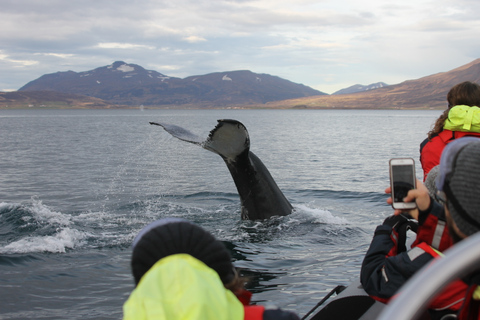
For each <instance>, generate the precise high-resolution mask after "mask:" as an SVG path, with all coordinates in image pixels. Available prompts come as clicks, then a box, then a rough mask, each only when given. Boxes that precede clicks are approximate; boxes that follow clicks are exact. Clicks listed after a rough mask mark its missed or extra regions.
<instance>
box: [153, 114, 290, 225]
mask: <svg viewBox="0 0 480 320" xmlns="http://www.w3.org/2000/svg"><path fill="white" fill-rule="evenodd" d="M150 124H152V125H158V126H161V127H163V128H164V129H165V131H167V132H168V133H170V134H171V135H172V136H174V137H176V138H178V139H180V140H182V141H186V142H189V143H193V144H196V145H199V146H201V147H203V148H204V149H207V150H209V151H211V152H214V153H216V154H218V155H220V156H221V157H222V159H223V160H224V161H225V163H226V165H227V168H228V170H229V171H230V174H231V175H232V178H233V181H234V182H235V186H236V187H237V190H238V193H239V196H240V201H241V205H242V214H241V216H242V219H244V220H257V219H268V218H270V217H272V216H285V215H288V214H290V213H291V212H292V209H293V207H292V205H291V204H290V202H289V201H288V200H287V198H286V197H285V196H284V194H283V193H282V192H281V191H280V188H279V187H278V186H277V183H276V182H275V180H274V179H273V178H272V176H271V174H270V172H269V171H268V169H267V168H266V167H265V165H264V164H263V163H262V161H261V160H260V159H259V158H258V157H257V156H256V155H255V154H254V153H253V152H251V151H250V137H249V135H248V131H247V129H246V128H245V126H244V125H243V124H242V123H241V122H239V121H237V120H230V119H224V120H218V124H217V125H216V127H215V128H214V129H213V130H212V131H210V134H209V135H208V137H207V139H206V140H204V141H203V139H202V138H200V137H198V136H197V135H195V134H193V133H191V132H190V131H188V130H186V129H184V128H181V127H179V126H176V125H170V124H164V123H157V122H150Z"/></svg>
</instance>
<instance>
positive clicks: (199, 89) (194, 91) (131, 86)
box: [19, 61, 325, 107]
mask: <svg viewBox="0 0 480 320" xmlns="http://www.w3.org/2000/svg"><path fill="white" fill-rule="evenodd" d="M19 91H21V92H27V91H57V92H63V93H73V94H81V95H86V96H91V97H95V98H99V99H102V100H105V101H107V102H109V103H113V104H120V105H131V106H139V105H144V106H180V105H182V106H189V105H190V106H197V107H225V106H232V105H250V104H258V103H260V104H263V103H266V102H270V101H278V100H285V99H291V98H299V97H306V96H312V95H324V94H325V93H323V92H320V91H318V90H315V89H312V88H310V87H307V86H305V85H302V84H297V83H293V82H291V81H288V80H285V79H282V78H279V77H276V76H272V75H269V74H257V73H253V72H251V71H247V70H241V71H229V72H217V73H210V74H206V75H198V76H191V77H187V78H184V79H181V78H175V77H169V76H167V75H164V74H161V73H159V72H156V71H152V70H146V69H144V68H143V67H141V66H139V65H135V64H127V63H125V62H123V61H116V62H114V63H113V64H111V65H109V66H105V67H100V68H96V69H94V70H90V71H85V72H78V73H77V72H73V71H66V72H56V73H52V74H46V75H43V76H41V77H40V78H38V79H36V80H33V81H31V82H29V83H27V84H26V85H24V86H23V87H22V88H20V89H19Z"/></svg>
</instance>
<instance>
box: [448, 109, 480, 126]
mask: <svg viewBox="0 0 480 320" xmlns="http://www.w3.org/2000/svg"><path fill="white" fill-rule="evenodd" d="M443 129H447V130H452V131H463V132H480V108H479V107H469V106H464V105H459V106H455V107H453V108H452V109H450V111H449V112H448V119H447V120H445V125H444V126H443Z"/></svg>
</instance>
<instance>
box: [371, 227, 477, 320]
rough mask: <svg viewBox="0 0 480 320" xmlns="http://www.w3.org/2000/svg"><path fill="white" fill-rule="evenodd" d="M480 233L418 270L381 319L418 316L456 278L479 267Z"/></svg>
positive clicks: (381, 315) (408, 319)
mask: <svg viewBox="0 0 480 320" xmlns="http://www.w3.org/2000/svg"><path fill="white" fill-rule="evenodd" d="M479 265H480V233H477V234H475V235H473V236H470V237H468V238H466V239H465V240H462V241H461V242H459V243H458V244H456V245H455V246H453V247H452V248H450V249H448V250H447V251H445V256H444V257H443V258H441V259H438V260H437V261H435V262H434V263H432V264H429V265H427V266H425V267H424V268H423V269H421V270H420V271H419V272H417V273H416V274H415V275H414V276H413V277H412V278H411V279H410V280H409V281H408V282H407V283H406V284H405V285H404V286H403V288H402V289H401V290H400V292H399V295H398V296H397V297H396V298H395V299H393V300H392V301H391V302H390V303H389V305H388V306H387V307H386V308H385V309H384V310H383V312H382V313H381V314H380V317H379V319H380V320H411V319H416V318H418V317H419V316H420V315H421V314H422V312H423V311H424V310H425V309H426V308H427V305H428V303H429V302H430V300H432V298H434V297H435V295H436V294H438V293H439V292H440V291H441V290H442V288H444V287H445V286H446V285H448V284H449V283H450V282H452V281H453V280H455V279H457V278H459V277H461V276H464V275H466V274H468V273H470V272H472V271H475V270H479Z"/></svg>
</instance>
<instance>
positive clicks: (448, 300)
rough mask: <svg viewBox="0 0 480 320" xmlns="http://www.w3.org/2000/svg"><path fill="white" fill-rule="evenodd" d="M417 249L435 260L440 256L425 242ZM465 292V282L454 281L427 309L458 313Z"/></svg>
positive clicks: (466, 288)
mask: <svg viewBox="0 0 480 320" xmlns="http://www.w3.org/2000/svg"><path fill="white" fill-rule="evenodd" d="M417 247H419V248H421V249H422V250H424V251H425V252H427V253H429V254H430V255H431V256H432V257H434V258H435V259H437V258H439V257H441V254H440V253H439V252H438V251H437V250H434V249H433V248H432V247H430V246H429V245H428V244H426V243H425V242H423V243H420V244H419V245H418V246H417ZM467 290H468V285H467V284H466V283H465V282H463V281H461V280H455V281H454V282H452V283H450V284H449V285H448V286H447V287H445V288H444V289H443V290H442V292H441V293H440V294H439V295H438V296H437V297H436V298H435V299H434V300H433V301H432V302H431V303H430V305H429V306H428V308H429V309H433V310H439V311H440V310H444V309H450V310H453V311H458V310H459V309H460V308H461V306H462V304H463V301H464V300H465V293H466V292H467Z"/></svg>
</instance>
